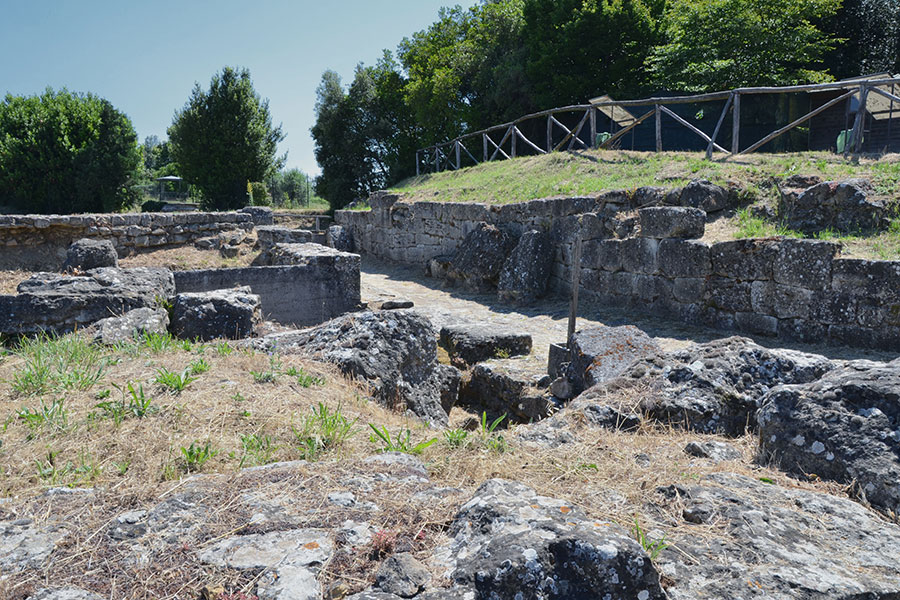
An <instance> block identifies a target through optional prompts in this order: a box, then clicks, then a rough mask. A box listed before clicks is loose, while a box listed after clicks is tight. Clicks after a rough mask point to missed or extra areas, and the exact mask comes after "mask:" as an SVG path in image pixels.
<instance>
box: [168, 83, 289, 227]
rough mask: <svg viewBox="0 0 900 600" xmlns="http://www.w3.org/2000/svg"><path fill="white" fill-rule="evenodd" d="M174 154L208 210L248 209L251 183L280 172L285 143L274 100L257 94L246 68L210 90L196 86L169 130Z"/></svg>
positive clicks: (210, 87)
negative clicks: (276, 120)
mask: <svg viewBox="0 0 900 600" xmlns="http://www.w3.org/2000/svg"><path fill="white" fill-rule="evenodd" d="M168 133H169V150H170V152H171V155H172V158H173V159H174V161H175V162H176V163H177V164H178V170H179V173H180V174H181V176H182V177H184V178H185V179H186V180H187V181H188V182H189V183H191V184H193V185H195V186H197V188H199V190H200V192H201V194H202V198H201V205H202V206H203V207H204V208H205V209H208V210H209V209H212V210H230V209H235V208H240V207H242V206H245V205H246V204H247V201H248V198H247V183H248V182H254V181H256V182H258V181H263V180H264V179H266V178H267V177H269V176H271V175H272V174H273V173H274V172H275V171H277V170H278V169H279V168H280V167H281V166H282V165H283V164H284V160H285V157H277V156H276V154H277V151H278V142H280V141H281V140H283V139H284V133H283V132H282V130H281V126H280V125H279V126H278V127H274V126H273V125H272V116H271V114H270V113H269V101H268V100H262V99H260V96H259V94H257V93H256V91H255V90H254V89H253V82H252V81H251V79H250V72H249V71H248V70H247V69H233V68H231V67H225V68H224V69H222V72H221V73H216V74H215V75H213V78H212V81H211V82H210V86H209V90H208V91H206V90H204V89H202V88H201V87H200V84H196V85H195V86H194V89H193V91H192V92H191V97H190V99H189V100H188V101H187V103H186V104H185V106H184V108H182V109H181V110H180V111H177V112H176V113H175V118H174V120H173V122H172V125H171V126H170V127H169V130H168Z"/></svg>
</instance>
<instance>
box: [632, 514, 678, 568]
mask: <svg viewBox="0 0 900 600" xmlns="http://www.w3.org/2000/svg"><path fill="white" fill-rule="evenodd" d="M631 532H632V533H633V534H634V537H635V539H636V540H637V541H638V543H639V544H640V545H641V548H643V549H644V552H646V553H647V554H648V555H650V560H651V561H654V560H656V559H657V557H658V556H659V555H660V553H661V552H662V551H663V550H665V549H666V548H668V547H669V545H670V544H667V543H666V536H665V535H663V536H662V537H661V538H660V539H658V540H655V541H654V540H650V539H649V538H648V537H647V534H646V533H645V532H644V530H643V529H642V528H641V524H640V523H638V520H637V517H635V518H634V526H632V528H631Z"/></svg>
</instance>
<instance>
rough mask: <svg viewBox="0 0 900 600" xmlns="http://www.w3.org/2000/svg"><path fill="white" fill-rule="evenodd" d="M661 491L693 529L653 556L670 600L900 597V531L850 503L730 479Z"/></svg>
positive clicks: (715, 477) (721, 477) (745, 479)
mask: <svg viewBox="0 0 900 600" xmlns="http://www.w3.org/2000/svg"><path fill="white" fill-rule="evenodd" d="M661 491H662V492H663V496H660V497H661V498H664V504H668V503H676V506H681V507H682V515H683V518H684V520H685V521H686V522H687V523H690V524H692V525H689V527H696V530H697V531H696V533H692V532H691V531H690V529H688V530H682V532H681V533H680V534H679V535H678V536H677V538H673V539H671V542H673V543H674V544H676V545H677V546H678V548H679V550H680V551H676V550H674V549H669V550H666V551H663V552H662V553H661V554H660V556H659V557H658V559H657V560H656V564H657V566H658V568H659V570H660V572H661V573H662V574H663V575H664V576H665V577H666V578H667V579H669V580H670V581H671V582H672V584H671V585H670V586H669V587H668V588H667V592H668V594H669V598H670V599H671V600H695V599H697V598H742V599H745V600H747V599H750V598H759V599H762V598H765V599H767V600H770V599H771V600H788V599H790V600H797V599H803V600H826V599H828V600H833V599H836V598H840V599H845V600H851V599H853V600H861V599H872V600H892V599H893V598H897V597H900V562H898V561H897V556H896V552H893V551H892V550H890V549H892V548H900V527H898V526H897V525H892V524H888V523H885V522H884V521H883V520H881V519H879V518H878V516H877V515H875V514H874V513H872V512H871V511H869V510H867V509H866V508H864V507H863V506H860V505H859V504H857V503H855V502H853V501H851V500H848V499H845V498H837V497H834V496H829V495H827V494H821V493H816V492H808V491H803V490H799V489H792V488H785V487H780V486H778V485H772V484H768V483H764V482H761V481H758V480H755V479H751V478H749V477H744V476H741V475H734V474H730V473H717V474H714V475H710V476H708V477H706V478H705V479H704V480H703V481H702V482H701V483H700V485H697V486H692V487H690V488H684V487H677V486H671V487H667V488H663V489H662V490H661ZM710 526H712V527H714V529H712V530H710V529H709V527H710Z"/></svg>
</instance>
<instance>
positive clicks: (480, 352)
mask: <svg viewBox="0 0 900 600" xmlns="http://www.w3.org/2000/svg"><path fill="white" fill-rule="evenodd" d="M440 339H441V346H443V347H444V348H446V349H447V352H448V354H450V359H451V360H453V361H459V362H460V363H461V364H462V365H463V366H465V365H474V364H475V363H478V362H481V361H484V360H490V359H492V358H501V357H502V358H509V357H510V356H520V355H523V354H529V353H530V352H531V336H530V335H528V334H527V333H521V332H515V331H511V330H509V329H506V328H502V327H498V326H497V325H492V324H490V323H465V324H460V325H447V326H445V327H441V337H440Z"/></svg>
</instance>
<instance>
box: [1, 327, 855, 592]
mask: <svg viewBox="0 0 900 600" xmlns="http://www.w3.org/2000/svg"><path fill="white" fill-rule="evenodd" d="M217 348H221V349H222V350H224V347H220V346H217V345H206V346H198V345H193V346H192V347H191V349H190V350H186V349H184V348H178V349H171V348H170V349H169V350H167V351H165V352H159V353H154V352H152V351H151V350H150V349H149V348H147V347H138V346H132V347H130V348H126V349H119V350H113V351H110V352H109V353H108V356H107V357H108V358H110V359H112V360H111V362H110V363H109V364H108V366H107V367H106V369H105V371H104V373H103V375H102V377H101V379H100V380H99V381H98V382H97V383H96V384H95V385H93V386H92V387H90V388H89V389H86V390H83V391H72V390H62V389H56V390H48V391H46V392H45V393H42V394H35V395H28V394H25V393H21V392H17V391H15V390H14V387H15V385H14V382H15V381H16V376H17V375H18V376H20V377H21V375H22V373H23V372H25V370H26V364H25V359H24V358H23V357H22V356H19V355H14V354H13V355H7V356H5V357H3V359H2V362H0V380H2V382H3V383H2V385H0V419H3V421H2V422H3V423H4V427H3V430H2V434H0V435H2V440H3V445H2V447H0V468H2V475H0V486H2V487H0V490H2V495H4V496H11V497H14V498H16V500H15V501H14V502H12V503H7V504H0V520H9V519H17V518H23V517H27V518H34V519H36V520H37V521H39V522H41V521H45V522H61V523H65V524H66V525H65V527H66V538H65V540H64V541H63V543H62V544H61V546H60V547H59V548H58V549H57V550H56V551H55V553H54V558H53V561H52V563H51V566H50V567H49V569H47V570H30V571H25V572H23V573H19V574H16V575H14V576H12V577H11V578H9V579H8V580H6V581H4V582H0V597H4V598H26V597H27V596H28V594H29V593H30V592H31V591H33V590H34V589H37V588H39V587H41V586H42V585H44V584H45V583H46V582H48V581H52V582H53V584H54V585H63V584H69V585H80V586H82V587H86V588H89V589H92V590H94V591H96V592H99V593H100V594H101V595H102V596H103V597H111V598H112V597H115V598H170V599H174V598H185V597H189V598H196V597H198V596H199V593H200V590H201V589H203V588H204V587H206V588H209V589H226V590H229V591H238V590H245V591H250V590H251V589H252V586H253V583H254V580H255V579H256V578H257V577H258V576H260V575H261V573H260V572H257V571H245V572H238V571H234V570H229V569H216V568H213V567H210V566H208V565H203V564H200V562H199V560H197V556H198V553H199V551H201V550H203V549H204V548H206V547H208V546H210V545H211V544H213V543H215V542H216V541H217V540H219V539H221V538H223V537H227V536H230V535H235V534H237V533H265V532H268V531H275V530H281V529H292V528H295V527H314V528H322V529H327V530H331V531H334V530H336V529H337V528H338V527H339V526H340V524H341V523H343V522H344V521H345V520H347V519H352V520H356V521H366V522H369V523H371V524H372V525H373V526H374V527H375V528H376V529H379V530H382V531H383V532H384V536H386V538H387V539H388V540H389V541H390V546H392V547H393V549H394V550H408V551H411V552H413V553H414V554H416V555H417V556H419V557H420V558H421V559H423V560H424V559H426V558H428V557H429V556H430V554H431V551H432V549H433V548H434V547H436V546H437V545H439V544H441V543H442V542H444V541H446V537H445V534H444V533H443V532H444V530H445V529H446V527H447V525H448V524H449V522H450V520H451V519H452V518H453V515H454V514H455V512H456V510H457V509H458V507H459V505H460V504H461V503H462V502H464V501H465V500H466V499H467V497H468V496H469V495H470V494H471V492H472V491H473V490H474V489H475V488H476V487H477V486H479V485H480V484H481V483H482V482H483V481H485V480H486V479H488V478H492V477H500V478H506V479H514V480H519V481H522V482H524V483H526V484H527V485H529V486H531V487H533V488H534V489H536V490H537V491H538V492H539V493H540V494H543V495H548V496H554V497H559V498H564V499H566V500H567V501H569V502H571V503H572V504H574V505H576V506H579V507H581V508H582V509H584V510H585V512H586V513H587V514H588V515H589V516H591V517H593V518H599V519H604V520H611V521H615V522H618V523H620V524H621V525H622V526H623V527H626V528H629V527H630V526H631V524H632V523H633V521H634V519H637V520H638V521H639V522H640V523H641V526H642V528H643V529H644V530H645V531H652V530H658V531H663V532H665V533H666V535H667V539H669V540H671V541H674V542H675V546H674V547H673V550H672V551H678V548H677V541H678V539H679V535H680V534H681V532H682V530H683V529H684V527H685V526H684V525H683V519H682V518H681V514H680V508H679V507H678V506H677V505H673V506H669V507H668V508H666V509H660V508H659V507H658V506H656V505H655V504H654V502H653V495H654V491H655V490H656V489H657V488H658V487H660V486H668V485H672V484H681V485H688V486H689V485H691V484H695V483H698V482H699V481H700V479H702V477H703V476H704V475H706V474H709V473H712V472H717V471H729V472H737V473H742V474H745V475H747V476H749V477H752V478H756V479H759V478H764V479H767V480H771V481H774V482H775V483H777V484H778V485H784V486H791V487H793V486H796V487H804V488H808V489H818V490H821V491H830V492H832V493H838V494H840V493H842V490H841V488H840V486H837V485H834V484H824V483H821V482H799V481H796V480H793V479H790V478H788V477H786V476H784V475H783V474H781V473H779V472H778V471H775V470H772V469H768V468H764V467H759V466H757V465H756V464H755V456H754V454H755V439H754V438H753V437H752V436H749V435H748V436H744V437H742V438H739V439H736V440H730V441H731V442H732V443H734V444H736V445H737V446H738V447H739V448H740V449H741V451H742V453H743V458H742V460H740V461H732V462H728V463H722V464H719V465H715V464H713V463H711V462H710V461H705V460H699V459H694V458H691V457H689V456H687V455H686V454H685V453H684V452H683V448H684V446H685V444H686V443H687V442H688V441H689V440H696V439H716V438H714V437H713V436H700V435H695V434H690V433H685V432H683V431H679V430H672V429H667V428H662V427H655V426H650V425H645V426H644V427H642V429H641V430H640V431H638V432H633V433H626V432H615V431H607V430H598V429H592V428H588V427H586V426H584V425H583V424H581V423H578V422H575V423H572V429H571V430H572V432H573V433H574V434H575V435H576V437H577V439H578V441H577V443H575V444H570V445H568V446H564V447H561V448H558V449H543V448H541V449H537V448H536V447H534V446H530V445H526V444H524V443H522V442H520V441H518V440H517V438H516V436H515V431H514V430H501V429H498V430H497V431H495V432H494V434H493V435H494V437H493V439H494V440H495V441H496V439H497V437H496V436H497V435H502V436H503V437H504V442H505V443H502V444H497V443H494V444H487V443H485V440H486V439H489V438H490V437H491V436H489V435H487V434H484V433H481V432H478V431H475V432H470V433H469V434H468V443H465V444H462V445H460V446H452V445H451V444H449V443H448V442H447V440H446V438H445V434H444V433H443V432H440V431H436V430H429V429H427V428H425V426H424V425H422V424H421V423H419V422H417V421H415V420H410V419H409V418H407V417H405V416H404V415H402V414H399V413H397V412H393V411H390V410H387V409H385V408H383V407H381V406H380V405H378V404H377V403H375V402H372V401H370V400H367V399H366V390H365V388H364V387H360V386H359V385H357V384H356V383H354V382H351V381H348V380H346V379H345V378H343V377H342V376H341V375H340V374H338V373H337V372H336V371H335V370H334V368H333V367H331V366H327V365H322V364H317V363H310V362H308V361H304V360H302V359H301V358H299V357H297V356H284V357H270V356H267V355H265V354H259V353H248V352H244V351H240V350H235V351H232V352H230V353H227V354H225V353H222V352H221V351H220V350H218V349H217ZM200 357H202V358H204V359H205V360H206V361H207V362H208V363H209V365H210V369H209V370H208V371H207V372H205V373H202V374H200V375H198V376H197V379H196V380H195V381H193V382H191V383H190V384H188V386H187V387H186V388H185V390H184V391H182V392H181V393H180V394H177V395H176V394H173V393H171V392H169V391H166V390H165V389H163V388H162V387H160V386H159V385H157V384H156V383H154V380H155V379H156V375H157V372H158V369H161V368H167V369H170V370H172V371H181V370H182V369H184V368H185V367H187V366H188V365H189V364H190V363H192V362H193V361H196V360H197V359H198V358H200ZM273 361H274V362H273ZM291 367H294V368H295V369H303V370H304V371H305V372H307V373H310V374H312V375H314V376H315V377H319V378H321V379H322V380H323V381H321V382H319V383H318V384H316V385H312V386H310V387H304V386H302V385H300V384H299V382H298V380H297V379H296V377H292V376H289V375H287V374H285V372H286V371H288V370H289V369H290V368H291ZM252 372H256V373H258V374H260V375H258V376H256V377H254V375H253V374H252ZM267 372H276V373H277V375H276V377H275V380H274V382H270V383H257V381H256V380H257V379H266V377H264V375H263V374H265V373H267ZM129 382H131V383H132V384H138V385H139V384H143V386H144V391H145V393H146V394H147V395H149V396H150V397H151V398H152V406H156V407H158V408H159V409H160V410H159V411H158V412H156V413H153V414H148V415H146V416H144V417H143V418H136V417H131V418H126V419H124V420H123V421H122V422H121V423H120V424H118V425H117V424H116V423H115V422H114V421H113V420H110V419H98V418H97V417H91V416H90V415H91V413H94V414H95V415H96V414H97V413H98V408H97V404H98V403H99V402H101V401H103V400H102V399H99V398H98V397H97V396H98V393H101V392H103V391H104V390H110V396H109V398H107V400H114V399H116V398H117V397H119V394H120V392H119V391H118V389H117V388H116V387H115V386H119V387H121V388H125V387H126V386H127V384H128V383H129ZM101 395H102V394H101ZM59 399H61V400H62V402H63V406H64V407H65V410H66V411H67V420H66V423H65V424H64V425H62V424H60V423H58V424H57V425H60V426H54V425H53V424H52V423H50V424H47V425H45V426H42V427H37V428H30V427H29V426H28V424H27V422H26V421H25V420H23V419H22V418H21V417H20V414H21V413H20V411H21V410H22V409H23V408H25V407H27V408H30V409H32V410H33V411H36V410H37V409H38V408H39V407H40V406H41V403H42V402H43V403H44V404H45V405H46V404H50V403H52V402H53V401H54V400H59ZM625 401H628V402H638V401H639V398H631V399H625ZM319 403H324V404H325V405H327V406H329V407H331V409H338V408H339V409H340V411H341V412H342V413H343V414H344V415H345V416H346V417H347V418H348V419H349V420H350V421H355V425H354V429H355V433H354V434H353V435H352V436H351V437H349V438H348V439H347V440H346V442H345V443H344V444H343V445H341V446H339V447H337V448H334V449H332V450H329V451H326V452H324V453H323V454H321V455H320V456H318V457H317V458H318V459H319V460H318V462H311V463H309V464H305V465H302V464H301V465H299V466H297V465H295V466H292V467H287V468H282V469H271V470H256V471H245V470H244V471H242V470H241V466H242V465H243V466H248V465H254V464H258V463H268V462H273V461H284V460H294V459H298V458H302V457H304V456H305V454H304V452H303V449H302V447H300V446H299V445H298V443H297V437H296V435H295V433H294V428H295V427H299V426H300V424H301V422H302V419H303V417H304V415H307V414H310V412H311V409H313V408H315V407H317V406H318V405H319ZM472 416H474V415H469V414H467V413H465V412H464V411H461V410H459V409H454V411H453V414H452V415H451V422H452V424H453V425H452V426H453V427H456V426H458V425H459V424H460V423H462V422H463V421H464V420H466V419H469V418H471V417H472ZM368 423H373V424H376V425H384V426H386V427H387V429H388V430H389V431H390V432H391V434H392V436H394V437H395V438H396V436H397V434H398V433H399V432H400V431H402V430H405V429H409V430H410V433H411V440H412V443H413V444H415V443H418V442H420V441H423V440H427V439H429V438H432V437H435V438H437V440H438V441H437V442H436V443H434V444H433V445H431V446H430V447H428V448H427V449H426V450H425V451H424V453H423V455H422V460H423V461H424V462H425V463H426V465H427V466H428V470H429V474H430V477H431V479H432V481H433V483H434V485H437V486H446V487H450V488H458V489H459V490H460V492H459V493H455V494H454V493H448V494H447V495H445V496H444V497H442V498H439V499H435V500H434V501H433V502H428V503H425V504H422V503H419V502H414V501H413V500H412V495H413V494H414V493H415V491H417V490H418V489H423V488H424V487H427V484H417V483H415V482H410V481H406V480H404V479H402V478H398V479H389V480H385V479H383V478H380V477H378V478H375V477H374V476H373V475H372V472H373V471H375V470H378V471H383V470H384V467H374V466H372V465H367V464H364V463H363V462H361V459H363V458H364V457H366V456H369V455H371V454H373V453H375V452H377V451H378V450H379V448H380V446H379V445H376V444H373V442H372V441H370V439H369V437H370V436H369V433H370V432H369V429H368V426H367V424H368ZM250 434H256V435H258V436H269V437H270V439H271V443H272V446H273V447H274V448H273V449H272V451H271V452H269V453H263V454H252V453H249V452H247V451H246V449H245V447H244V445H243V444H242V442H241V436H247V435H250ZM192 442H199V443H201V444H204V443H206V442H209V444H210V446H211V448H214V449H216V450H218V451H219V452H218V453H217V454H216V456H215V457H213V458H212V459H210V460H209V462H207V463H206V464H205V465H203V466H202V469H201V471H202V473H203V475H201V476H200V477H199V478H197V476H191V475H190V474H189V473H188V471H187V469H186V465H185V464H184V461H183V460H182V454H181V448H182V447H186V446H189V445H190V444H191V443H192ZM50 453H52V454H53V460H52V463H53V464H52V465H51V464H49V462H50V461H48V458H49V455H50ZM69 463H71V465H72V468H68V467H66V465H68V464H69ZM125 464H127V469H124V472H123V470H122V469H120V465H125ZM50 467H52V468H53V469H55V471H56V474H51V475H48V474H47V473H52V471H51V470H48V469H49V468H50ZM41 473H44V474H43V475H42V474H41ZM213 474H217V475H213ZM401 475H402V473H401ZM210 477H213V479H210ZM366 477H372V479H371V481H372V482H373V483H374V485H373V486H372V487H371V489H369V490H368V491H365V490H354V491H355V493H356V495H357V498H358V501H363V500H365V501H370V502H374V503H375V504H376V505H377V507H378V508H377V509H376V510H374V511H368V512H367V511H363V510H361V509H360V508H359V507H338V506H335V505H332V504H329V503H328V502H327V500H326V499H327V495H328V493H330V492H332V491H345V490H347V489H352V486H353V484H352V483H351V482H353V481H358V480H359V479H360V478H363V479H364V478H366ZM58 486H74V487H92V488H94V489H95V490H96V493H95V494H66V495H46V494H40V492H42V491H44V490H46V489H47V488H51V487H58ZM184 493H188V494H194V496H192V497H191V498H192V501H193V502H197V503H199V504H200V505H202V506H206V507H210V509H209V511H208V512H207V514H206V515H205V516H204V519H203V529H202V531H199V532H193V533H191V534H185V535H184V536H181V537H179V540H180V541H179V544H181V545H180V546H177V547H176V546H172V545H171V543H169V545H168V546H165V545H163V546H162V547H164V548H167V550H166V551H164V552H162V553H160V554H158V555H156V556H157V558H154V559H153V560H152V561H150V562H149V563H148V564H143V563H141V562H140V561H135V560H134V556H135V555H134V554H133V552H131V551H128V549H127V548H128V546H127V544H115V545H110V542H109V538H108V537H107V531H108V529H109V526H110V524H111V523H113V522H114V520H115V518H116V516H117V515H119V514H121V513H122V512H125V511H128V510H134V509H137V508H144V509H148V508H150V507H152V506H154V505H156V504H158V503H159V502H160V501H162V500H165V499H167V498H173V497H175V496H176V495H178V494H184ZM253 499H256V500H260V501H264V502H267V503H270V504H275V505H278V506H283V507H285V508H286V510H287V511H288V512H289V514H290V515H291V518H290V519H289V520H286V521H283V522H282V521H277V520H276V521H275V522H268V523H263V524H259V525H254V524H252V523H251V516H252V514H253V512H254V511H255V510H256V509H255V508H254V506H253V502H252V500H253ZM690 532H691V533H690V534H691V535H692V536H696V535H698V534H699V535H709V536H710V537H721V536H722V535H727V532H725V531H720V530H718V529H717V528H716V526H715V525H709V526H696V525H691V527H690ZM698 532H699V533H698ZM154 536H155V534H148V535H147V536H145V537H144V538H142V540H141V543H142V544H143V545H144V546H147V547H151V548H152V547H154V544H157V543H158V544H163V541H162V540H160V539H157V537H158V536H156V537H154ZM173 548H175V551H173ZM381 559H382V556H381V554H380V553H379V551H378V549H377V548H376V547H375V546H374V545H369V546H365V547H362V548H355V549H347V551H342V552H338V553H336V554H335V555H334V558H333V560H332V561H331V562H330V563H328V564H326V565H325V566H324V568H323V571H322V573H321V575H320V580H321V582H322V583H323V587H324V589H326V590H327V589H329V587H330V586H332V585H339V586H342V587H341V589H343V590H345V591H349V592H355V591H358V590H362V589H364V588H366V587H367V586H368V585H370V584H371V583H372V581H374V574H375V570H376V569H377V567H378V565H379V563H380V561H381ZM4 586H5V588H4Z"/></svg>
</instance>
